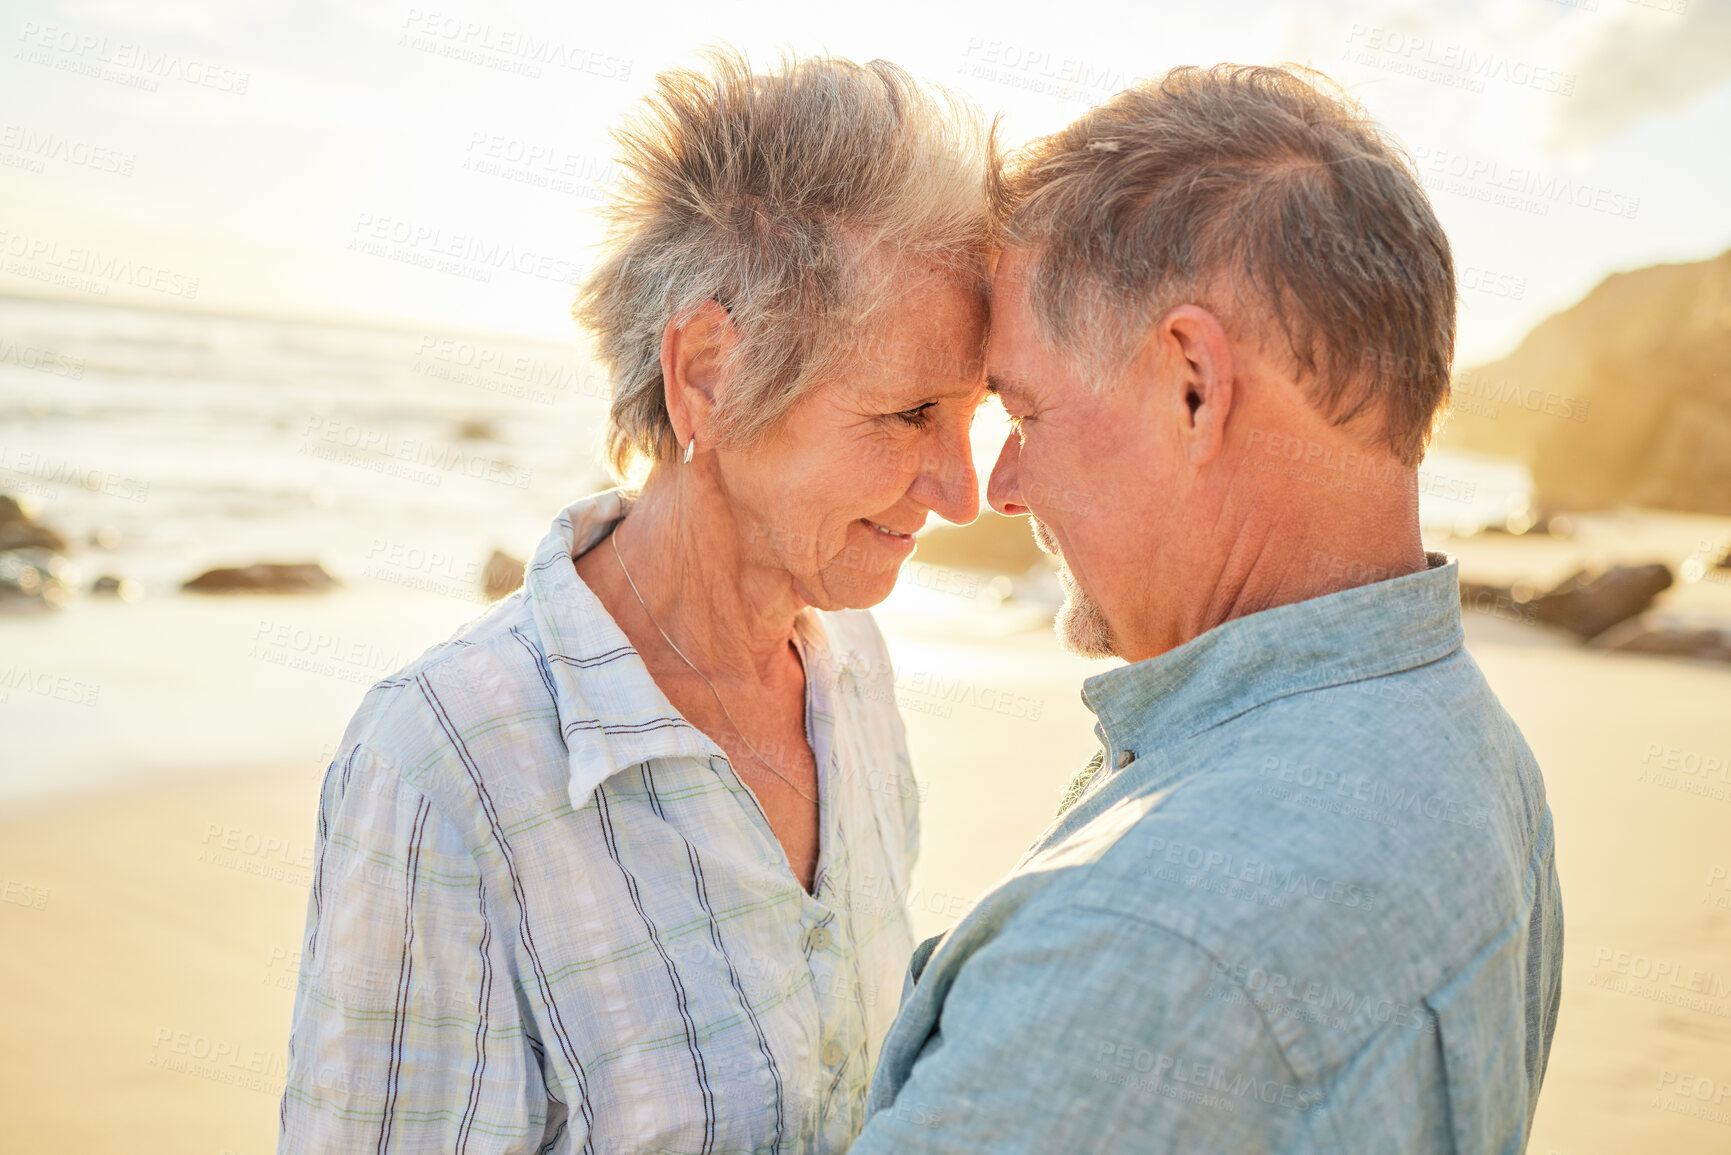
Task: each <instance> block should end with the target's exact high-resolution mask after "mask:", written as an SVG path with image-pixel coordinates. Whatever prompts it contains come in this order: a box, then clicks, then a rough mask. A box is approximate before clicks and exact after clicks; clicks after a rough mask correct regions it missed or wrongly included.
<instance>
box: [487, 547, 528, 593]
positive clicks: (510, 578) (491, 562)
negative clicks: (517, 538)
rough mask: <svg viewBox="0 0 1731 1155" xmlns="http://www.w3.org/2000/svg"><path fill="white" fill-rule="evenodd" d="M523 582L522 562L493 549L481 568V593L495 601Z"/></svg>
mask: <svg viewBox="0 0 1731 1155" xmlns="http://www.w3.org/2000/svg"><path fill="white" fill-rule="evenodd" d="M522 584H523V563H522V562H520V561H518V560H517V559H516V558H514V557H512V556H511V555H510V554H508V553H504V552H502V551H500V550H494V551H493V556H492V557H490V558H488V559H487V564H486V565H485V566H484V567H482V569H481V593H482V594H483V596H485V597H486V599H487V600H488V601H490V602H496V601H498V600H499V599H500V598H502V597H504V596H505V595H506V594H508V593H510V592H511V591H512V590H514V589H516V588H517V587H518V586H520V585H522Z"/></svg>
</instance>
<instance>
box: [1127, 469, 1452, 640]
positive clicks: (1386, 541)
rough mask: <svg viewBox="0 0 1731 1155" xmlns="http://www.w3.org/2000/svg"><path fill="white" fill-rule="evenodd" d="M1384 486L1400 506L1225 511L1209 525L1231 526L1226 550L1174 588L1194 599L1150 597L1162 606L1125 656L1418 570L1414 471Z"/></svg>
mask: <svg viewBox="0 0 1731 1155" xmlns="http://www.w3.org/2000/svg"><path fill="white" fill-rule="evenodd" d="M1391 484H1398V485H1399V487H1400V494H1399V499H1398V500H1391V499H1390V495H1388V494H1387V493H1386V492H1384V493H1382V494H1381V495H1380V496H1378V497H1377V498H1375V499H1374V500H1371V499H1366V498H1353V497H1347V498H1341V499H1338V500H1334V501H1330V502H1327V503H1323V502H1318V503H1316V504H1315V505H1313V506H1311V507H1310V508H1308V509H1306V510H1303V511H1299V510H1296V509H1295V508H1294V506H1293V503H1292V502H1291V501H1290V500H1289V499H1287V500H1282V501H1279V502H1278V503H1277V502H1273V501H1264V502H1259V503H1257V504H1256V506H1255V507H1253V508H1249V509H1239V510H1228V511H1224V512H1223V513H1222V515H1221V516H1220V518H1219V519H1218V520H1216V522H1215V524H1218V525H1234V524H1236V525H1237V526H1238V527H1239V529H1238V533H1237V536H1236V538H1235V540H1234V541H1233V544H1232V547H1231V549H1230V550H1228V551H1227V552H1226V554H1225V555H1224V556H1222V557H1218V558H1216V559H1214V560H1212V561H1203V560H1201V559H1197V561H1196V562H1195V563H1193V564H1192V565H1189V566H1186V567H1185V568H1187V569H1190V570H1191V572H1190V573H1189V574H1188V575H1187V576H1183V577H1178V578H1177V579H1176V580H1175V581H1173V582H1172V587H1173V588H1175V589H1177V590H1187V591H1188V590H1194V591H1203V592H1202V595H1201V596H1198V597H1192V598H1184V597H1183V595H1182V594H1180V595H1178V597H1177V598H1176V599H1173V600H1167V599H1168V597H1169V596H1170V595H1169V594H1167V593H1166V592H1165V591H1153V595H1154V596H1155V597H1157V598H1158V599H1159V602H1158V603H1156V604H1160V603H1163V604H1160V608H1159V609H1157V610H1156V611H1155V612H1154V613H1153V614H1150V615H1149V617H1148V619H1147V620H1146V622H1145V623H1144V629H1143V630H1142V631H1139V632H1138V633H1136V634H1132V635H1130V637H1129V638H1127V639H1126V640H1127V641H1128V642H1129V644H1127V645H1125V646H1123V656H1124V657H1125V659H1126V660H1128V661H1141V660H1143V659H1145V658H1150V657H1154V656H1156V655H1158V654H1162V653H1165V652H1166V651H1167V650H1171V649H1175V648H1177V647H1178V646H1181V645H1183V644H1184V643H1186V642H1189V641H1191V640H1193V639H1195V638H1197V637H1200V636H1201V635H1202V634H1204V633H1206V632H1208V631H1209V630H1211V629H1214V628H1215V627H1216V626H1220V625H1223V624H1224V623H1226V622H1229V621H1232V620H1233V619H1235V618H1241V617H1245V616H1247V615H1249V614H1254V613H1259V612H1261V611H1263V610H1269V609H1274V608H1275V607H1277V606H1284V605H1291V604H1293V603H1295V602H1302V601H1308V600H1310V599H1312V598H1319V597H1324V596H1326V595H1328V594H1332V593H1338V592H1340V591H1341V590H1345V589H1352V588H1354V587H1356V586H1362V585H1369V584H1370V583H1372V582H1378V581H1386V580H1388V579H1390V578H1396V577H1401V576H1404V575H1406V574H1410V573H1418V572H1420V571H1422V570H1424V569H1425V568H1426V567H1427V565H1428V562H1427V561H1426V558H1425V550H1424V543H1423V541H1422V539H1421V537H1420V534H1419V523H1418V481H1417V472H1416V470H1415V471H1410V472H1407V473H1405V474H1403V477H1402V478H1401V480H1400V481H1399V482H1398V483H1391ZM1132 655H1134V656H1132Z"/></svg>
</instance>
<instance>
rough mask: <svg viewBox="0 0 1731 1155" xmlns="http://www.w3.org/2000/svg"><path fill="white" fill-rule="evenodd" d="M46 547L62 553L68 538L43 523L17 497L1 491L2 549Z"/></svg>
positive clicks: (0, 535) (0, 531)
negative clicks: (32, 515)
mask: <svg viewBox="0 0 1731 1155" xmlns="http://www.w3.org/2000/svg"><path fill="white" fill-rule="evenodd" d="M8 549H46V550H50V551H52V552H54V553H62V552H64V551H65V549H66V539H65V538H63V537H61V536H60V535H59V534H58V533H56V532H55V531H54V530H52V529H50V528H49V527H48V526H46V525H43V524H42V523H41V522H39V521H37V520H36V519H35V518H34V517H31V516H30V511H29V510H27V509H25V508H24V506H22V505H20V504H19V503H18V500H17V499H16V498H13V497H10V496H8V495H6V494H4V493H0V550H8Z"/></svg>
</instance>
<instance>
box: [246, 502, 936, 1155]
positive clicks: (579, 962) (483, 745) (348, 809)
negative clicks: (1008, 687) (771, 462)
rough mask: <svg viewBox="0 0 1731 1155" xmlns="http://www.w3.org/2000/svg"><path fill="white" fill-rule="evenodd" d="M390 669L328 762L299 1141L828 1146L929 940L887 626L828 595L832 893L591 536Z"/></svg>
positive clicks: (817, 647)
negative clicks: (638, 616) (801, 875)
mask: <svg viewBox="0 0 1731 1155" xmlns="http://www.w3.org/2000/svg"><path fill="white" fill-rule="evenodd" d="M623 513H624V505H623V502H622V499H621V497H620V496H619V494H618V493H617V492H608V493H603V494H600V495H597V496H594V497H590V498H585V499H583V500H582V501H579V502H576V503H574V504H573V505H571V506H570V507H569V508H567V509H566V510H565V511H564V512H563V513H561V514H560V516H559V518H558V520H557V521H556V522H555V523H554V525H553V530H552V532H551V533H550V534H549V535H548V536H547V538H546V539H545V541H543V542H542V544H541V546H540V548H539V549H538V550H537V552H536V554H535V558H534V560H533V561H532V562H531V563H530V564H529V567H528V571H527V574H526V576H525V582H524V588H523V589H522V590H520V591H519V592H517V593H516V594H514V595H512V596H511V597H509V598H507V599H505V600H504V601H502V602H500V603H498V604H497V605H495V606H494V607H493V608H492V609H491V610H489V611H488V612H487V613H486V614H485V615H484V616H482V617H481V618H479V619H478V620H477V621H476V622H474V623H473V624H471V625H469V626H467V627H465V628H464V629H463V630H462V631H460V632H459V633H458V634H457V636H456V637H454V638H453V639H452V640H450V641H448V642H446V643H444V644H442V645H440V646H436V647H434V648H433V649H431V650H429V651H428V652H427V653H426V654H425V655H424V656H422V657H421V658H420V659H419V660H417V661H416V662H415V663H413V664H412V665H411V666H409V667H408V668H407V669H405V670H403V671H402V672H401V673H399V674H397V675H396V676H394V677H392V678H389V679H387V680H385V681H383V682H380V683H379V684H378V685H376V686H374V687H373V688H372V689H371V690H370V691H369V692H368V694H367V696H366V698H365V700H364V702H363V704H362V706H361V708H360V710H359V712H358V713H357V714H356V716H355V718H354V720H353V722H351V723H350V725H349V728H348V731H347V733H346V734H345V736H344V739H343V743H342V746H341V748H340V749H339V751H338V753H337V756H336V758H335V759H334V760H333V762H332V763H331V766H330V769H329V771H328V772H327V774H326V777H325V783H324V789H323V796H322V800H321V802H320V807H319V816H318V837H317V865H316V870H315V874H314V879H313V886H312V893H311V896H310V899H309V902H308V909H307V930H306V939H305V942H304V944H303V949H302V953H301V959H302V962H301V975H300V983H299V988H298V991H297V994H296V998H295V1008H294V1026H293V1032H292V1037H291V1040H290V1044H289V1067H288V1080H287V1087H286V1089H285V1091H284V1094H283V1100H282V1136H281V1140H280V1143H279V1146H278V1150H279V1151H280V1152H314V1151H317V1152H331V1151H342V1152H349V1151H368V1152H379V1153H383V1152H386V1151H400V1152H423V1151H452V1152H468V1153H470V1155H483V1153H493V1152H544V1151H545V1152H579V1151H581V1152H609V1153H613V1152H652V1151H653V1152H716V1153H720V1152H746V1151H750V1152H772V1151H774V1152H828V1151H842V1150H844V1149H845V1148H846V1147H847V1145H848V1143H849V1141H850V1140H851V1139H852V1138H853V1135H854V1133H855V1132H856V1131H857V1130H858V1128H859V1126H860V1124H861V1121H862V1119H863V1112H864V1107H865V1092H866V1086H867V1083H868V1080H869V1079H870V1076H871V1071H872V1068H873V1066H874V1065H875V1062H876V1059H877V1054H878V1046H879V1043H880V1040H881V1039H882V1038H883V1035H884V1033H885V1031H886V1030H887V1029H888V1026H889V1023H890V1020H891V1019H892V1018H893V1017H894V1015H895V1011H896V1004H897V999H898V996H899V994H900V991H901V982H902V974H903V971H904V970H905V968H906V965H907V961H908V955H909V953H910V950H911V945H912V944H911V939H910V930H909V923H908V919H907V914H906V911H905V909H904V907H903V904H902V901H901V898H902V896H903V895H905V894H906V892H907V881H908V872H909V870H910V869H911V868H912V865H913V861H914V856H915V853H916V850H917V845H918V824H917V804H918V796H917V792H916V790H915V788H914V782H913V778H912V776H911V772H910V769H909V765H908V756H907V744H906V739H905V736H904V732H903V729H902V724H901V720H900V718H899V717H898V715H897V713H896V708H895V698H894V686H893V680H892V678H891V676H890V670H889V662H888V658H887V655H886V653H885V651H884V647H883V641H882V638H881V636H880V635H879V633H878V631H877V627H876V625H875V624H874V623H873V621H872V619H871V617H870V616H869V615H867V614H865V613H862V612H844V613H818V612H815V611H806V612H805V613H804V614H802V615H801V617H800V620H799V623H798V626H797V630H796V638H795V641H796V644H797V645H798V647H799V649H800V652H801V655H802V657H803V658H804V660H805V667H806V682H807V688H808V700H807V710H806V716H807V723H808V731H809V737H810V739H811V743H812V748H813V753H814V754H815V756H816V760H817V765H818V768H819V791H820V795H819V797H820V801H821V803H822V816H821V822H822V826H821V836H820V837H821V858H820V860H819V862H818V868H817V876H816V883H815V891H816V893H815V895H813V894H807V893H806V892H805V890H804V889H803V888H802V887H801V886H800V885H799V883H798V881H797V880H796V879H795V878H794V876H793V874H792V872H791V871H790V870H789V868H788V864H787V860H786V857H785V855H784V853H783V851H782V848H781V845H780V844H779V843H778V842H777V840H776V838H775V835H774V833H773V832H772V831H771V829H770V826H769V824H768V822H767V820H766V819H765V818H764V816H763V812H762V811H761V809H760V808H759V807H758V805H757V802H756V799H755V798H754V797H753V795H752V794H751V792H750V791H749V790H748V789H747V788H746V787H745V786H744V785H743V784H742V783H741V782H740V780H739V779H738V778H737V777H736V776H735V775H734V772H733V769H732V767H731V765H730V764H729V762H728V759H727V757H726V756H725V755H724V754H723V753H722V752H721V750H720V749H719V748H718V747H717V746H716V745H715V743H714V742H712V741H711V740H710V739H709V738H708V737H706V736H705V735H704V734H703V733H701V732H700V731H698V730H697V729H696V728H695V727H693V726H692V725H690V724H689V723H688V722H686V721H685V720H684V719H683V718H682V717H680V715H679V713H678V711H676V710H675V709H674V708H673V707H672V705H671V704H670V703H669V702H668V700H667V698H666V696H665V695H663V694H662V692H661V691H660V689H658V688H657V687H656V685H655V682H654V680H653V679H652V678H651V677H650V675H649V672H648V670H647V669H646V668H645V666H644V665H643V662H642V660H641V659H640V658H639V657H638V655H637V653H636V652H635V651H634V650H633V649H632V647H631V645H630V643H629V642H628V641H627V640H626V638H625V635H624V634H623V633H622V632H621V631H620V629H619V627H618V626H617V625H615V624H614V622H613V620H612V618H611V617H609V616H608V614H607V612H606V610H605V609H604V608H603V607H602V605H601V603H600V602H599V601H598V600H597V599H596V597H595V595H594V594H593V593H592V592H591V591H590V590H589V589H588V587H587V586H585V585H584V584H583V582H582V581H581V580H580V579H579V578H578V576H577V573H576V570H575V568H574V567H573V565H572V559H573V558H574V557H575V556H578V555H580V554H582V553H583V552H584V551H585V550H587V549H589V548H590V547H591V546H593V545H595V544H596V543H597V542H598V541H600V540H601V539H602V538H604V537H605V535H606V534H607V533H608V532H610V531H611V529H612V527H613V525H614V524H615V523H616V522H617V521H618V520H619V518H620V517H621V516H623Z"/></svg>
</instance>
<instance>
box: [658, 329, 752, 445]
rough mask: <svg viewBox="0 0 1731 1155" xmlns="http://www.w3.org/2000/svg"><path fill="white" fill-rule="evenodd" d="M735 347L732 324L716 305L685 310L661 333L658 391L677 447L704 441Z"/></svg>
mask: <svg viewBox="0 0 1731 1155" xmlns="http://www.w3.org/2000/svg"><path fill="white" fill-rule="evenodd" d="M738 345H739V334H738V332H737V331H736V330H735V329H734V327H733V321H732V319H731V318H730V317H729V316H728V315H727V310H726V309H724V308H722V307H721V305H719V304H718V303H716V302H715V301H705V302H703V303H702V304H701V305H698V306H697V307H696V308H693V309H688V310H686V311H685V312H684V313H681V314H679V315H678V316H676V317H674V318H673V319H672V320H670V321H668V322H667V327H666V328H665V329H663V330H662V331H661V383H662V389H663V390H664V391H665V400H666V403H667V415H668V417H669V419H671V421H672V422H673V432H674V436H675V437H676V438H677V439H678V441H679V443H680V444H681V445H684V444H685V443H686V442H687V441H689V440H690V439H691V438H693V437H697V438H699V439H704V438H705V434H706V433H707V431H708V429H709V422H710V415H711V413H713V412H714V410H715V406H716V404H717V402H719V401H720V400H721V394H722V392H723V391H724V390H725V389H726V386H727V375H728V371H729V367H730V360H731V356H732V353H733V351H734V349H735V348H737V347H738Z"/></svg>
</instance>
